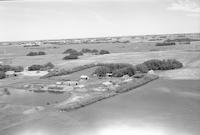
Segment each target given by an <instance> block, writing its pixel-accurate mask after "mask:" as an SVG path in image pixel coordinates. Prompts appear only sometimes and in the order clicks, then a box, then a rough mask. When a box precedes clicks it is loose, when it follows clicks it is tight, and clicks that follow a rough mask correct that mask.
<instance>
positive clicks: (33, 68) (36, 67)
mask: <svg viewBox="0 0 200 135" xmlns="http://www.w3.org/2000/svg"><path fill="white" fill-rule="evenodd" d="M52 68H54V65H53V64H52V63H51V62H48V63H46V64H44V65H36V64H35V65H32V66H30V67H28V71H44V70H49V69H52Z"/></svg>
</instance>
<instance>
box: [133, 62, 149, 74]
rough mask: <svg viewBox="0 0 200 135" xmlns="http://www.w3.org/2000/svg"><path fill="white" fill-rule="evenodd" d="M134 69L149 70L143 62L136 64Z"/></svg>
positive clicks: (144, 71)
mask: <svg viewBox="0 0 200 135" xmlns="http://www.w3.org/2000/svg"><path fill="white" fill-rule="evenodd" d="M136 70H137V71H139V72H141V73H147V72H148V71H149V69H148V67H147V66H146V65H145V64H138V65H136Z"/></svg>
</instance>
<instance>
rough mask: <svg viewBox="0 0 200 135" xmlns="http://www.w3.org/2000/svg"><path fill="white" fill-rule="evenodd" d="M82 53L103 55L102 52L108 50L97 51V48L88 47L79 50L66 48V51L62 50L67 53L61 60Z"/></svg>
mask: <svg viewBox="0 0 200 135" xmlns="http://www.w3.org/2000/svg"><path fill="white" fill-rule="evenodd" d="M84 53H91V54H94V55H103V54H109V53H110V52H109V51H107V50H100V51H98V50H97V49H92V50H91V49H88V48H83V49H82V50H81V51H77V50H75V49H71V48H70V49H67V50H66V51H64V52H63V54H68V55H67V56H65V57H64V58H63V60H71V59H78V58H79V56H81V55H83V54H84Z"/></svg>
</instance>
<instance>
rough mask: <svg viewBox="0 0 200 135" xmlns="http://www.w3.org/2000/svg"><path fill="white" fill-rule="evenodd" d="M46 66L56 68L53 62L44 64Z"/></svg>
mask: <svg viewBox="0 0 200 135" xmlns="http://www.w3.org/2000/svg"><path fill="white" fill-rule="evenodd" d="M44 67H45V68H48V69H52V68H54V67H55V66H54V64H53V63H51V62H48V63H47V64H45V65H44Z"/></svg>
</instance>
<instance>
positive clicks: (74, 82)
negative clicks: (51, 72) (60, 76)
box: [64, 81, 79, 86]
mask: <svg viewBox="0 0 200 135" xmlns="http://www.w3.org/2000/svg"><path fill="white" fill-rule="evenodd" d="M64 84H65V85H68V86H76V85H78V84H79V83H78V81H66V82H64Z"/></svg>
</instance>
